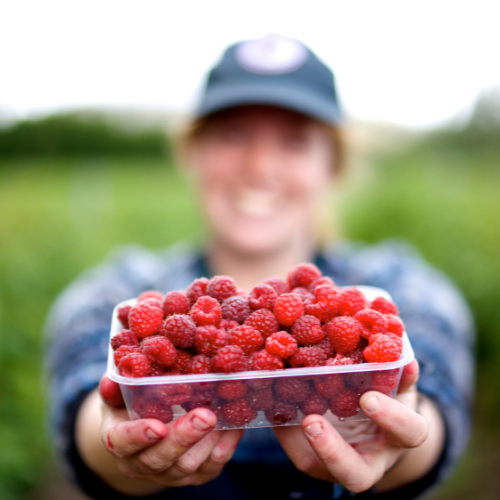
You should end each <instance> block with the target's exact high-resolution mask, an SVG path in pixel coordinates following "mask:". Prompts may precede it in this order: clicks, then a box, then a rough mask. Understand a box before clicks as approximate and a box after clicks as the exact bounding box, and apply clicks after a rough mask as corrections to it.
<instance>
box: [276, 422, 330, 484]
mask: <svg viewBox="0 0 500 500" xmlns="http://www.w3.org/2000/svg"><path fill="white" fill-rule="evenodd" d="M273 431H274V433H275V434H276V437H277V438H278V441H279V443H280V445H281V447H282V448H283V450H284V451H285V453H286V454H287V455H288V458H290V460H291V461H292V462H293V464H294V465H295V467H297V469H299V470H300V471H301V472H304V473H306V474H308V475H310V476H312V477H314V478H315V479H322V480H324V481H331V482H333V480H334V478H332V477H331V475H330V472H329V471H328V470H326V469H325V467H324V466H323V464H322V463H321V460H320V459H319V458H318V456H317V455H316V453H315V451H314V450H313V448H312V446H311V444H310V442H309V440H308V439H307V438H306V436H305V435H304V432H303V430H302V429H301V427H300V426H298V425H290V426H283V427H274V429H273Z"/></svg>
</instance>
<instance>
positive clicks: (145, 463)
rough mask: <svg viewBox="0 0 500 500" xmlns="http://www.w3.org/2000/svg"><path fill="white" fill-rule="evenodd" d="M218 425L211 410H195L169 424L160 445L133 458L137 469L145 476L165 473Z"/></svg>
mask: <svg viewBox="0 0 500 500" xmlns="http://www.w3.org/2000/svg"><path fill="white" fill-rule="evenodd" d="M216 423H217V417H216V416H215V415H214V414H213V413H212V412H211V411H210V410H206V409H202V408H195V409H194V410H192V411H190V412H189V413H187V414H186V415H184V416H182V417H181V418H178V419H177V420H175V421H174V422H171V423H170V424H168V426H167V431H168V432H167V435H166V437H165V438H164V439H162V440H161V441H160V442H159V443H157V444H156V445H154V446H151V447H150V448H147V449H145V450H144V451H142V452H141V453H138V454H137V455H136V456H135V457H133V458H134V460H133V464H134V466H135V468H136V469H137V470H138V471H139V472H141V473H144V474H158V473H160V472H163V471H164V470H166V469H168V468H169V467H171V466H172V465H173V464H174V462H175V461H176V460H177V459H178V458H179V457H180V456H181V455H183V454H184V453H185V452H186V451H187V450H188V449H190V448H192V447H193V446H194V445H195V444H196V443H197V442H198V441H201V439H203V437H205V436H206V435H207V434H208V433H209V432H210V431H212V430H213V428H214V427H215V425H216Z"/></svg>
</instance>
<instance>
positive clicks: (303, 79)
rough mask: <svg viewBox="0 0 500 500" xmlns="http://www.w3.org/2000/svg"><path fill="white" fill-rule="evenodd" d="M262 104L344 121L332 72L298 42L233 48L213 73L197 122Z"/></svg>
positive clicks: (271, 39) (272, 38) (263, 41)
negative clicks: (229, 110) (219, 113)
mask: <svg viewBox="0 0 500 500" xmlns="http://www.w3.org/2000/svg"><path fill="white" fill-rule="evenodd" d="M246 104H262V105H270V106H277V107H280V108H286V109H291V110H293V111H297V112H299V113H302V114H304V115H306V116H310V117H312V118H316V119H318V120H320V121H322V122H325V123H328V124H331V125H337V124H338V123H339V122H340V121H341V112H340V108H339V103H338V98H337V91H336V89H335V79H334V76H333V73H332V71H331V70H330V69H329V68H328V67H327V66H326V65H325V64H323V63H322V62H321V61H320V60H319V59H318V58H317V57H316V55H315V54H314V53H313V52H312V51H311V50H309V49H308V48H307V47H306V46H305V45H303V44H302V43H301V42H299V41H298V40H294V39H292V38H286V37H283V36H280V35H274V34H273V35H268V36H266V37H264V38H259V39H256V40H248V41H244V42H240V43H237V44H235V45H232V46H231V47H229V48H228V49H227V50H226V51H225V52H224V54H223V56H222V59H221V61H220V62H219V63H218V64H217V65H216V66H215V67H214V68H213V69H212V70H211V71H210V73H209V75H208V79H207V82H206V85H205V89H204V92H203V95H202V100H201V103H200V105H199V107H198V109H197V111H196V113H195V118H201V117H204V116H207V115H210V114H212V113H215V112H217V111H222V110H224V109H228V108H233V107H235V106H243V105H246Z"/></svg>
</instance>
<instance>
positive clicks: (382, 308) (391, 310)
mask: <svg viewBox="0 0 500 500" xmlns="http://www.w3.org/2000/svg"><path fill="white" fill-rule="evenodd" d="M370 309H374V310H375V311H379V312H381V313H382V314H393V315H394V316H398V315H399V311H398V307H397V306H396V304H394V302H391V301H390V300H387V299H384V297H377V298H376V299H375V300H374V301H373V302H372V303H371V305H370Z"/></svg>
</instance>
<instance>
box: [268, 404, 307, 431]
mask: <svg viewBox="0 0 500 500" xmlns="http://www.w3.org/2000/svg"><path fill="white" fill-rule="evenodd" d="M298 414H299V412H298V409H297V405H296V404H294V403H289V402H287V401H276V403H275V404H274V406H273V408H272V409H271V410H267V411H266V412H265V415H266V419H267V420H268V422H269V423H271V424H272V425H284V424H288V423H290V422H292V421H293V420H295V419H296V418H297V417H298Z"/></svg>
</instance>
